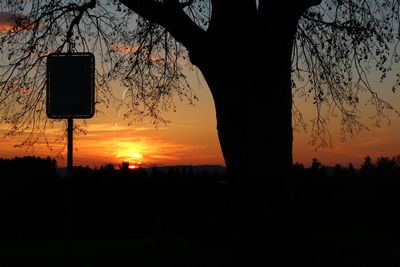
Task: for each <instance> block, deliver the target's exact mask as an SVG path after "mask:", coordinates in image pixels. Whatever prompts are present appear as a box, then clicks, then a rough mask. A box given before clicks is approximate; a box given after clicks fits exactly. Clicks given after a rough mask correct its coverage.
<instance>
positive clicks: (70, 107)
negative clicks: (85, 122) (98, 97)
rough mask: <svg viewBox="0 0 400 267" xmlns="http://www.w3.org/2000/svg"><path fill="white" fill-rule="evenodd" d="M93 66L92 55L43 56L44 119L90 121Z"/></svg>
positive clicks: (92, 102)
mask: <svg viewBox="0 0 400 267" xmlns="http://www.w3.org/2000/svg"><path fill="white" fill-rule="evenodd" d="M94 66H95V63H94V55H93V54H92V53H53V54H50V55H48V56H47V84H46V87H47V89H46V93H47V96H46V102H47V103H46V104H47V106H46V111H47V117H49V118H53V119H64V118H91V117H93V115H94V102H95V93H94Z"/></svg>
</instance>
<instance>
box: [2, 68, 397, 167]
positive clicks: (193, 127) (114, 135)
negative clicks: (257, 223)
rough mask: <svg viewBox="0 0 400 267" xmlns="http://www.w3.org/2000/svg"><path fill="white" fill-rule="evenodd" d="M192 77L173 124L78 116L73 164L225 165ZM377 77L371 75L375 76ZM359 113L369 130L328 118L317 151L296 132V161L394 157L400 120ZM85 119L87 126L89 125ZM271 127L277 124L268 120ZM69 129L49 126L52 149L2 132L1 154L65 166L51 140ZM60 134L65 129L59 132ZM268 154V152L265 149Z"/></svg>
mask: <svg viewBox="0 0 400 267" xmlns="http://www.w3.org/2000/svg"><path fill="white" fill-rule="evenodd" d="M188 77H189V81H190V82H191V84H192V86H193V88H194V89H195V90H196V92H197V95H198V97H199V101H198V102H196V104H195V105H194V106H191V105H189V104H187V103H186V102H179V101H177V111H176V112H169V113H165V114H164V116H165V117H166V118H167V119H168V120H170V121H171V122H170V123H167V124H165V125H164V124H160V125H159V126H158V127H157V128H155V127H154V126H153V125H152V124H151V123H150V121H144V122H142V123H137V124H134V125H132V126H129V125H128V121H125V120H123V119H122V116H121V115H120V114H118V112H117V111H116V110H115V109H114V108H109V109H105V108H102V107H99V108H100V110H101V111H102V112H101V113H97V114H96V115H95V116H94V118H92V119H88V120H76V122H77V123H79V124H80V125H82V126H83V127H84V128H85V129H86V130H87V135H83V134H80V135H76V136H75V143H74V145H75V147H74V148H75V150H74V164H75V165H84V166H86V165H89V166H91V167H95V166H97V167H98V166H100V165H102V164H107V163H113V164H120V163H121V162H122V161H129V162H130V163H131V164H137V165H141V166H154V165H164V166H165V165H188V164H190V165H202V164H213V165H224V160H223V157H222V153H221V150H220V147H219V142H218V138H217V131H216V119H215V110H214V105H213V100H212V97H211V94H210V92H209V90H208V87H207V85H206V83H205V81H204V80H203V79H202V77H201V74H200V73H199V72H198V71H196V70H194V71H192V72H190V73H188ZM371 77H373V75H371ZM389 84H390V82H389V81H388V83H387V84H379V82H377V85H376V86H378V88H381V89H379V90H380V91H381V92H382V96H384V98H385V99H388V100H390V102H391V103H392V104H393V105H394V106H395V107H398V106H399V103H400V96H399V95H398V94H396V93H393V92H392V91H391V87H390V86H389ZM115 90H116V95H117V96H119V97H122V94H123V88H120V87H118V86H116V88H115ZM310 102H311V101H310V99H308V100H306V99H303V98H298V99H296V103H297V106H298V107H299V108H300V109H301V110H302V112H303V115H304V117H305V120H306V122H307V121H309V120H310V119H311V118H312V116H313V115H314V114H315V112H314V110H313V105H312V104H310ZM238 108H240V107H238ZM361 108H364V112H363V113H362V114H361V116H362V119H363V121H364V122H365V123H366V125H367V126H369V130H364V131H362V132H361V133H360V134H359V135H356V136H354V137H353V138H348V139H347V140H346V141H342V140H341V138H340V134H339V127H338V121H332V122H331V123H330V131H331V135H332V147H331V148H325V149H319V150H315V147H313V146H311V145H309V142H310V141H311V137H310V133H309V131H308V132H295V133H294V162H300V163H303V164H304V165H305V166H309V165H310V163H311V160H312V158H317V159H319V160H320V161H321V162H322V163H323V164H324V165H328V166H332V165H334V164H336V163H340V164H342V165H347V164H348V163H349V162H351V163H353V164H354V165H355V166H356V167H358V166H359V165H360V164H361V163H362V161H363V158H364V157H365V156H367V155H369V156H371V157H372V158H373V159H375V158H376V157H379V156H394V155H397V154H399V153H400V140H399V138H398V135H399V133H400V119H399V118H398V117H397V116H396V115H395V114H390V113H389V114H390V115H391V119H392V123H391V125H386V124H383V125H382V126H381V127H380V128H377V127H374V126H373V121H372V120H369V119H368V117H369V116H371V114H372V111H371V109H370V108H369V107H368V106H365V107H361ZM85 124H86V125H85ZM0 127H1V128H0V129H1V130H0V131H1V134H5V133H6V132H7V126H6V125H4V124H2V125H0ZM268 127H271V129H273V125H269V126H268ZM62 129H65V124H63V123H60V124H56V125H55V127H54V129H49V131H48V137H49V140H50V145H51V146H52V150H49V148H48V146H47V145H46V144H45V143H44V142H43V140H42V142H39V143H38V144H36V145H35V146H34V147H28V148H18V147H14V145H15V144H18V143H19V142H20V141H21V140H23V139H24V138H26V136H23V135H22V136H18V137H14V138H4V137H2V139H1V143H0V157H3V158H11V157H15V156H23V155H36V156H48V155H49V156H51V157H56V158H57V160H58V163H59V166H65V165H66V148H65V142H64V141H63V142H61V143H56V142H51V140H54V139H55V138H56V137H57V136H59V135H60V131H61V130H62ZM61 134H62V133H61ZM266 153H268V152H266Z"/></svg>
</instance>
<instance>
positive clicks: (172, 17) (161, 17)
mask: <svg viewBox="0 0 400 267" xmlns="http://www.w3.org/2000/svg"><path fill="white" fill-rule="evenodd" d="M120 2H121V3H122V4H124V5H125V6H127V7H128V8H129V9H131V10H132V11H133V12H135V13H137V14H138V15H139V16H141V17H143V18H144V19H146V20H149V21H151V22H154V23H156V24H158V25H160V26H162V27H164V28H165V29H166V30H167V31H168V32H169V33H170V34H171V35H172V36H173V37H174V38H175V39H176V40H177V41H178V42H180V43H181V44H182V45H184V46H185V47H186V48H187V49H188V50H189V51H190V50H192V49H194V48H196V47H198V46H199V42H200V41H201V40H202V39H203V38H204V35H205V32H204V30H203V29H201V28H200V27H199V26H198V25H197V24H196V23H195V22H194V21H192V20H191V19H190V18H189V17H188V16H187V15H186V13H185V12H184V11H183V8H184V7H185V6H187V5H190V4H191V2H192V1H187V2H185V3H179V1H175V0H169V1H164V2H159V1H155V0H120Z"/></svg>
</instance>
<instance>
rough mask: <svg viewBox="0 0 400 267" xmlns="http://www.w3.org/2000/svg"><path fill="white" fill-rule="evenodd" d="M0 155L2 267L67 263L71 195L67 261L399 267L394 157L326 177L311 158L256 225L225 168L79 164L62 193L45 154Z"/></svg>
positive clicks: (399, 181)
mask: <svg viewBox="0 0 400 267" xmlns="http://www.w3.org/2000/svg"><path fill="white" fill-rule="evenodd" d="M0 163H1V166H0V167H1V169H2V170H3V175H2V177H1V187H0V192H1V202H0V203H1V204H0V205H1V221H0V234H1V240H0V266H1V267H3V266H70V257H69V256H68V255H67V245H66V244H67V243H66V240H67V238H68V236H69V230H68V229H69V228H68V227H67V226H68V225H69V224H68V222H69V218H70V217H69V214H70V213H69V208H68V207H69V203H70V201H69V200H68V197H69V196H71V198H70V200H71V201H72V202H71V203H72V205H71V207H72V212H71V214H72V220H71V221H72V237H73V239H72V255H73V256H72V258H73V266H234V265H235V266H237V265H238V264H239V265H241V266H253V264H252V262H254V261H256V260H255V259H257V258H262V259H263V260H264V261H265V262H275V263H276V262H279V263H281V265H282V266H288V265H289V266H290V265H292V266H297V265H299V264H302V265H304V264H306V265H308V266H400V231H399V227H400V224H399V221H400V219H399V218H398V207H399V204H400V176H399V166H398V164H397V162H395V161H393V162H392V161H391V160H390V159H387V160H386V161H385V160H383V159H381V160H380V161H379V160H378V161H377V163H376V164H375V163H374V164H371V165H370V166H369V167H368V168H370V167H371V168H370V169H368V170H367V169H366V168H365V166H364V167H363V168H362V169H361V170H357V171H356V170H354V169H351V168H350V167H349V168H342V167H338V166H336V167H335V168H334V169H333V170H332V171H331V173H330V174H329V175H327V173H326V170H325V169H324V167H323V166H322V165H320V164H317V163H316V162H314V163H315V164H313V166H312V167H311V168H310V169H305V168H304V167H302V166H300V165H295V166H294V167H293V172H292V176H291V177H290V178H288V179H287V180H286V181H285V183H280V185H283V187H284V188H285V190H283V191H281V192H280V193H281V194H279V195H275V197H273V198H269V201H271V203H274V204H273V205H271V207H272V208H270V209H269V210H268V212H267V213H268V214H269V217H267V220H266V221H265V223H263V224H261V225H260V224H257V223H256V222H257V220H256V218H261V217H260V216H258V217H257V216H255V217H243V216H242V214H241V213H240V212H239V211H238V209H236V208H235V207H236V206H234V205H230V204H229V203H231V202H230V201H229V199H230V198H229V196H231V193H230V192H232V187H231V186H230V184H229V183H228V182H227V178H226V174H225V173H224V172H223V171H220V169H219V170H218V171H209V169H208V170H202V171H201V172H198V171H196V169H195V168H192V167H180V168H169V169H153V170H151V171H150V170H145V169H137V170H129V169H127V168H125V169H124V168H122V169H120V170H115V169H113V168H112V167H111V166H105V167H102V168H100V169H98V170H92V169H89V168H81V167H80V168H75V172H74V176H73V179H72V194H71V195H69V194H67V192H68V191H67V190H66V188H67V186H66V185H67V184H66V180H65V178H63V177H60V176H59V175H58V173H57V171H56V165H55V161H53V160H51V159H39V158H23V159H15V160H0ZM383 163H385V164H383ZM390 163H393V164H390ZM22 166H23V167H22ZM270 183H271V185H274V186H276V185H277V183H274V182H273V181H271V182H270ZM239 192H240V191H239ZM258 192H259V191H258ZM247 197H248V198H250V200H251V201H253V202H246V203H253V204H254V206H255V207H257V203H255V202H254V201H255V200H253V199H252V198H251V196H247ZM243 199H244V200H245V201H248V200H246V199H245V198H243ZM254 199H260V198H257V197H256V198H254ZM232 207H233V208H232ZM245 209H246V210H250V211H252V212H253V211H255V210H257V208H254V207H252V205H249V206H246V207H245ZM253 213H254V212H253ZM253 213H246V214H250V215H249V216H252V215H251V214H253ZM243 214H245V213H243ZM260 214H261V212H260ZM257 227H259V228H257ZM257 229H258V230H257ZM259 230H260V231H259ZM256 262H257V261H256ZM254 266H257V264H254ZM273 266H279V264H278V265H276V264H274V265H273Z"/></svg>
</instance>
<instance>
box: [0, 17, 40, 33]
mask: <svg viewBox="0 0 400 267" xmlns="http://www.w3.org/2000/svg"><path fill="white" fill-rule="evenodd" d="M32 23H33V20H32V19H31V18H29V17H27V16H25V15H22V14H14V13H10V12H0V32H3V33H7V32H13V31H19V30H30V29H32V28H33V26H34V25H33V24H32Z"/></svg>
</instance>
